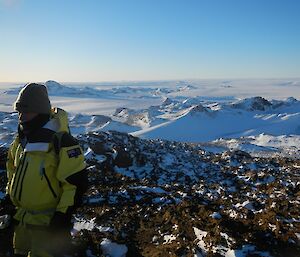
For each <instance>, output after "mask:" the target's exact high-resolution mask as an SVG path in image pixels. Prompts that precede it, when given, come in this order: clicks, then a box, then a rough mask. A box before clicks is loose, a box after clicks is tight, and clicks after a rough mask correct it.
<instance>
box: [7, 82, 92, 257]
mask: <svg viewBox="0 0 300 257" xmlns="http://www.w3.org/2000/svg"><path fill="white" fill-rule="evenodd" d="M14 108H15V110H16V111H18V114H19V126H18V133H17V136H16V138H15V139H14V141H13V143H12V144H11V147H10V149H9V151H8V160H7V176H8V183H7V187H6V193H7V195H9V198H10V200H11V202H12V203H13V205H14V206H15V207H16V213H15V215H14V220H15V221H16V222H15V223H16V225H15V231H14V238H13V247H14V253H15V256H20V257H21V256H31V257H56V256H63V255H64V254H65V253H66V249H67V248H68V247H67V244H68V243H69V242H70V226H71V216H72V214H73V213H74V210H75V208H76V207H78V206H79V205H80V204H81V202H82V196H83V194H84V192H85V191H86V189H87V174H86V170H85V167H86V164H85V161H84V155H83V151H82V149H81V148H80V146H79V145H78V142H77V141H76V140H75V139H74V138H73V137H72V136H71V135H70V133H69V127H68V119H67V113H66V112H65V111H63V110H62V109H58V108H51V104H50V101H49V97H48V92H47V89H46V87H45V86H44V85H41V84H36V83H30V84H27V85H26V86H25V87H24V88H23V89H22V90H21V91H20V93H19V95H18V98H17V100H16V102H15V103H14Z"/></svg>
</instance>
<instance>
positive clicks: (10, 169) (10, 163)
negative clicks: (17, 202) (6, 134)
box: [5, 138, 19, 194]
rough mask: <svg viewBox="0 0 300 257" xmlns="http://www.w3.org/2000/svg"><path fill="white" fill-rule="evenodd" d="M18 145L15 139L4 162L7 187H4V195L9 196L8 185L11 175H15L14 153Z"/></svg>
mask: <svg viewBox="0 0 300 257" xmlns="http://www.w3.org/2000/svg"><path fill="white" fill-rule="evenodd" d="M18 143H19V140H18V138H15V140H14V141H13V142H12V143H11V145H10V147H9V149H8V153H7V161H6V172H7V185H6V190H5V191H6V194H9V187H10V183H11V180H12V177H13V174H14V173H15V164H14V160H15V151H16V149H17V145H18Z"/></svg>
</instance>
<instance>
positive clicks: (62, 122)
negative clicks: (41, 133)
mask: <svg viewBox="0 0 300 257" xmlns="http://www.w3.org/2000/svg"><path fill="white" fill-rule="evenodd" d="M50 116H51V117H50V121H49V122H48V123H47V124H46V125H45V126H44V128H47V129H51V130H53V131H55V132H68V133H69V132H70V129H69V122H68V113H67V112H66V111H65V110H63V109H60V108H56V107H55V108H52V109H51V115H50Z"/></svg>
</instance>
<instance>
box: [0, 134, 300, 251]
mask: <svg viewBox="0 0 300 257" xmlns="http://www.w3.org/2000/svg"><path fill="white" fill-rule="evenodd" d="M78 140H79V142H80V143H81V145H82V147H83V149H84V152H85V154H86V159H87V164H88V176H89V184H90V186H89V189H88V192H87V193H86V195H85V204H84V206H83V207H82V208H80V209H78V211H77V213H76V215H75V217H74V223H75V226H74V231H73V237H74V238H73V240H74V246H75V248H76V254H75V256H101V254H102V250H101V247H100V244H101V242H102V241H103V239H104V238H108V239H110V240H111V241H113V242H116V243H119V244H125V245H126V246H127V248H128V251H127V256H194V255H197V256H226V255H229V254H232V253H234V252H235V253H236V254H237V253H243V254H244V255H241V256H297V255H298V254H299V253H300V246H299V237H300V235H299V233H300V226H299V222H300V219H299V217H300V215H299V214H300V211H299V210H300V208H299V207H300V199H299V198H300V193H299V192H300V190H299V189H300V176H299V168H300V160H299V159H289V158H285V157H270V158H262V157H252V156H251V155H250V154H248V153H246V152H243V151H227V152H224V153H220V154H213V153H211V152H208V151H204V150H203V149H202V148H201V146H200V145H197V144H190V143H178V142H172V141H164V140H143V139H139V138H136V137H133V136H130V135H128V134H125V133H120V132H92V133H88V134H85V135H79V136H78ZM0 175H1V180H0V181H1V186H0V189H1V191H2V192H3V190H4V186H5V172H2V173H0ZM0 234H1V233H0ZM0 236H1V235H0ZM2 238H3V237H2V236H1V239H2Z"/></svg>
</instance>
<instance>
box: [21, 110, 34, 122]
mask: <svg viewBox="0 0 300 257" xmlns="http://www.w3.org/2000/svg"><path fill="white" fill-rule="evenodd" d="M37 115H38V114H37V113H34V112H19V122H27V121H30V120H32V119H33V118H34V117H36V116H37Z"/></svg>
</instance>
